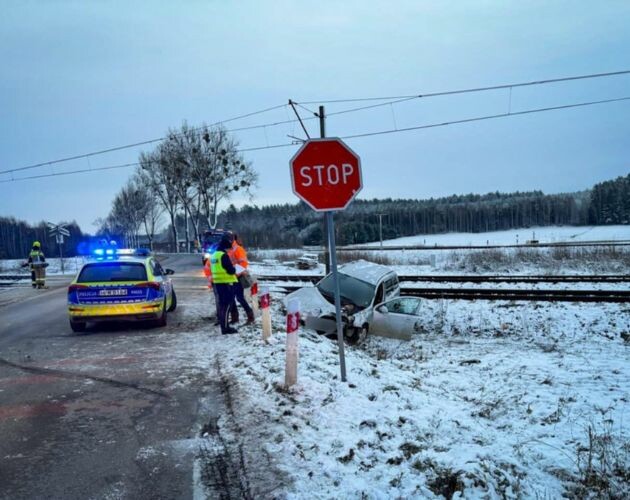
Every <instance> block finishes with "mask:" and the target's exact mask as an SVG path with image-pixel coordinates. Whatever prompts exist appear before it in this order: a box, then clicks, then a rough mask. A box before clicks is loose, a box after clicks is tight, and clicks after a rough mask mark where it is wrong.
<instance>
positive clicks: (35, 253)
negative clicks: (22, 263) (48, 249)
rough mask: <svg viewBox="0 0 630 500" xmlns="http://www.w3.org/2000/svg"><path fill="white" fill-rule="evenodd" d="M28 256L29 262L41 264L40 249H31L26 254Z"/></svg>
mask: <svg viewBox="0 0 630 500" xmlns="http://www.w3.org/2000/svg"><path fill="white" fill-rule="evenodd" d="M28 258H29V259H31V264H43V263H44V253H43V252H42V251H41V250H31V253H29V254H28Z"/></svg>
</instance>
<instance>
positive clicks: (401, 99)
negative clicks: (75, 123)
mask: <svg viewBox="0 0 630 500" xmlns="http://www.w3.org/2000/svg"><path fill="white" fill-rule="evenodd" d="M626 74H630V70H622V71H614V72H608V73H592V74H588V75H578V76H569V77H563V78H551V79H546V80H535V81H530V82H522V83H511V84H504V85H494V86H487V87H476V88H467V89H459V90H450V91H442V92H431V93H426V94H416V95H407V96H389V97H366V98H351V99H328V100H321V101H303V102H301V103H298V102H296V101H293V102H294V104H296V105H298V106H300V107H302V108H303V109H305V110H306V111H308V112H309V113H313V115H314V116H310V117H307V118H304V119H303V121H307V120H314V119H317V114H316V113H314V112H313V111H311V110H310V109H308V108H306V107H305V106H304V105H305V104H317V103H319V104H330V103H343V102H365V101H377V100H378V101H383V100H387V101H388V102H382V103H378V104H372V105H367V106H361V107H356V108H350V109H345V110H341V111H336V112H331V113H328V114H327V116H329V117H330V116H337V115H341V114H346V113H353V112H357V111H362V110H366V109H372V108H377V107H381V106H388V105H393V104H397V103H401V102H405V101H410V100H413V99H420V98H430V97H438V96H447V95H456V94H465V93H473V92H485V91H490V90H500V89H510V90H512V89H513V88H517V87H526V86H532V85H545V84H550V83H558V82H567V81H574V80H584V79H591V78H603V77H611V76H619V75H626ZM286 106H288V105H287V104H280V105H277V106H271V107H268V108H264V109H261V110H258V111H253V112H250V113H245V114H242V115H238V116H235V117H232V118H228V119H225V120H221V121H217V122H214V123H212V124H210V125H208V126H210V127H212V126H217V125H221V124H225V123H229V122H233V121H236V120H241V119H244V118H249V117H252V116H256V115H259V114H263V113H267V112H269V111H273V110H276V109H281V108H286ZM512 114H514V113H512ZM297 121H298V120H296V119H293V120H282V121H277V122H272V123H265V124H260V125H252V126H248V127H240V128H234V129H231V130H227V132H239V131H245V130H254V129H260V128H267V127H275V126H279V125H284V124H288V123H295V122H297ZM203 128H204V126H201V127H195V128H192V129H191V130H193V131H198V130H202V129H203ZM412 130H413V128H412ZM384 133H386V132H384ZM173 135H174V136H176V137H178V136H181V135H182V133H179V134H173ZM167 138H168V136H167V137H159V138H156V139H149V140H146V141H140V142H135V143H132V144H126V145H123V146H117V147H112V148H107V149H101V150H98V151H93V152H90V153H84V154H80V155H74V156H69V157H65V158H60V159H57V160H51V161H45V162H40V163H36V164H32V165H27V166H25V167H19V168H13V169H6V170H2V171H0V174H7V173H12V172H20V171H24V170H30V169H34V168H38V167H45V166H51V165H54V164H57V163H63V162H68V161H72V160H78V159H82V158H89V157H91V156H97V155H102V154H106V153H112V152H115V151H121V150H124V149H130V148H135V147H139V146H146V145H148V144H153V143H156V142H161V141H163V140H165V139H167ZM252 150H254V151H256V150H257V149H252Z"/></svg>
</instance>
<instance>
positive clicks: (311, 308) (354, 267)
mask: <svg viewBox="0 0 630 500" xmlns="http://www.w3.org/2000/svg"><path fill="white" fill-rule="evenodd" d="M338 276H339V291H340V295H341V313H342V322H343V334H344V337H345V339H346V340H347V341H348V342H349V343H357V342H360V341H361V340H363V339H364V338H365V336H367V334H368V331H369V328H370V323H371V321H372V317H373V314H374V306H375V305H377V304H380V303H382V302H385V301H387V300H389V299H392V298H394V297H398V296H399V295H400V285H399V283H398V276H397V275H396V272H395V271H394V270H393V269H391V268H389V267H387V266H382V265H380V264H374V263H372V262H368V261H365V260H359V261H356V262H351V263H349V264H346V265H344V266H341V267H340V268H339V271H338ZM290 299H299V301H300V312H301V316H302V321H303V323H304V325H305V327H306V328H310V329H313V330H315V331H317V332H318V333H319V334H322V335H326V336H331V337H332V336H336V334H337V326H336V321H335V292H334V282H333V276H332V274H328V275H327V276H326V277H324V278H323V279H322V280H321V281H320V282H319V283H317V284H316V285H315V286H308V287H305V288H301V289H299V290H296V291H295V292H293V293H291V294H289V295H287V297H286V299H285V300H286V301H287V302H288V301H289V300H290Z"/></svg>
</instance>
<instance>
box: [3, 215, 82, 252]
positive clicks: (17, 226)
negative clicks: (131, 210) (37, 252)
mask: <svg viewBox="0 0 630 500" xmlns="http://www.w3.org/2000/svg"><path fill="white" fill-rule="evenodd" d="M64 224H67V228H68V231H69V232H70V236H69V237H66V238H64V243H63V244H62V245H61V249H62V251H63V254H64V256H65V255H68V256H73V255H76V249H77V247H78V245H79V243H80V242H81V241H82V240H83V238H84V235H83V233H82V232H81V228H79V226H78V225H77V223H76V222H74V221H73V222H70V223H64ZM34 241H39V242H40V243H41V244H42V251H43V252H44V255H46V256H49V257H52V256H57V255H59V245H57V242H56V240H55V238H54V236H50V235H49V229H48V226H47V225H46V223H45V222H40V223H39V224H37V225H35V226H31V225H30V224H28V223H26V222H24V221H21V220H16V219H15V218H13V217H0V259H20V258H26V257H27V256H28V253H29V252H30V250H31V246H32V245H33V242H34Z"/></svg>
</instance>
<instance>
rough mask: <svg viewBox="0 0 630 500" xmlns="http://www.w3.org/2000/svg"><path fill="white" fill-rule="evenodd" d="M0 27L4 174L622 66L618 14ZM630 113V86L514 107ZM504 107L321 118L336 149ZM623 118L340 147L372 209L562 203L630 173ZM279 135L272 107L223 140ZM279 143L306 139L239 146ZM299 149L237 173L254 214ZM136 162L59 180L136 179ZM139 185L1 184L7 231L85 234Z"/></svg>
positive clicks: (275, 5)
mask: <svg viewBox="0 0 630 500" xmlns="http://www.w3.org/2000/svg"><path fill="white" fill-rule="evenodd" d="M2 12H3V13H2V16H1V17H0V64H1V67H2V72H1V76H0V170H6V169H10V168H17V167H22V166H25V165H29V164H32V163H38V162H42V161H47V160H54V159H57V158H60V157H64V156H70V155H73V154H78V153H85V152H90V151H93V150H97V149H102V148H106V147H109V146H117V145H121V144H127V143H130V142H136V141H140V140H144V139H151V138H156V137H161V136H163V135H164V133H165V131H166V130H167V129H168V128H169V127H177V126H179V125H180V124H181V123H182V121H183V120H187V121H188V122H189V123H190V124H193V125H196V124H201V122H203V121H205V122H208V123H211V122H215V121H219V120H222V119H225V118H229V117H231V116H235V115H239V114H242V113H247V112H249V111H255V110H258V109H262V108H266V107H270V106H274V105H277V104H283V103H286V102H287V100H288V99H289V98H292V99H294V100H297V101H300V100H303V101H306V100H309V101H310V100H318V99H334V98H350V97H368V96H383V95H407V94H417V93H427V92H433V91H441V90H449V89H457V88H467V87H476V86H485V85H494V84H501V83H515V82H520V81H530V80H538V79H545V78H554V77H562V76H570V75H578V74H586V73H599V72H607V71H617V70H622V69H629V68H630V30H628V26H630V2H627V1H606V2H590V1H582V2H579V1H571V2H553V1H551V2H550V1H540V2H538V1H528V2H503V1H493V2H490V1H475V2H437V1H433V2H424V1H404V2H403V1H399V2H396V1H391V2H375V1H356V2H332V1H331V2H327V1H316V2H315V1H314V2H303V1H300V2H297V1H296V2H279V1H275V2H262V1H259V2H254V1H239V2H219V1H188V2H157V1H155V2H129V1H120V2H112V1H108V2H105V1H101V2H96V1H95V2H88V1H75V2H62V1H51V0H41V1H24V0H21V1H7V0H4V1H3V2H2ZM629 95H630V75H629V76H620V77H614V78H607V79H602V80H592V81H581V82H573V83H562V84H554V85H549V86H545V87H537V88H524V89H514V91H513V92H512V96H511V109H512V111H518V110H520V109H527V108H535V107H543V106H553V105H561V104H568V103H572V102H580V101H590V100H599V99H606V98H613V97H622V96H629ZM509 97H510V96H509V92H508V91H497V92H492V93H485V94H470V95H465V96H458V97H448V98H447V97H440V98H436V99H431V100H421V101H411V102H409V103H402V104H398V105H395V106H392V107H389V106H387V107H383V108H378V109H376V110H372V111H364V112H361V113H353V114H348V115H340V116H338V117H331V118H330V119H329V120H328V123H327V128H328V134H329V135H338V136H344V135H350V134H355V133H360V132H366V131H378V130H385V129H391V128H394V127H395V126H397V127H399V128H402V127H406V126H413V125H421V124H425V123H434V122H443V121H446V120H452V119H462V118H468V117H471V116H476V115H486V114H494V113H502V112H505V111H507V109H508V106H510V99H509ZM355 105H357V104H348V103H346V104H335V105H332V104H330V105H327V106H326V109H327V111H328V112H333V111H336V110H341V109H345V108H348V107H354V106H355ZM359 105H360V103H359ZM311 107H312V108H315V107H316V105H312V106H311ZM302 111H303V110H302ZM303 116H307V113H306V112H304V113H303ZM629 116H630V102H620V103H613V104H604V105H601V106H596V107H589V108H581V109H573V110H567V111H554V112H549V113H544V114H535V115H528V116H521V117H512V118H506V119H499V120H493V121H486V122H477V123H471V124H464V125H455V126H450V127H444V128H436V129H429V130H422V131H414V132H405V133H399V134H392V135H383V136H376V137H371V138H364V139H354V140H349V141H348V143H349V145H350V146H351V147H352V148H353V149H354V150H355V151H356V152H357V153H359V154H360V155H361V158H362V164H363V170H364V174H363V178H364V185H365V187H364V190H363V192H362V194H361V196H363V197H368V198H372V197H405V198H412V197H421V198H425V197H431V196H433V197H435V196H442V195H447V194H452V193H468V192H478V193H484V192H489V191H496V190H499V191H515V190H521V191H523V190H532V189H542V190H543V191H545V192H565V191H574V190H580V189H585V188H588V187H589V186H591V185H592V184H593V183H595V182H598V181H601V180H605V179H608V178H612V177H615V176H618V175H625V174H627V173H628V172H629V171H630V159H629V156H630V141H628V137H629V136H630V121H629V120H628V117H629ZM287 117H289V118H292V116H291V115H290V114H288V112H287V110H286V109H280V110H277V111H274V112H271V113H267V114H262V115H258V116H256V117H252V118H250V119H247V120H241V121H237V122H233V123H231V124H230V126H229V128H231V127H240V126H245V125H254V124H258V123H268V122H274V121H278V120H286V119H287ZM316 125H317V124H316V122H315V121H312V122H310V125H309V127H310V130H311V132H312V134H313V135H317V133H318V129H317V126H316ZM287 134H292V135H299V136H301V135H302V134H301V131H300V129H299V126H294V125H285V126H283V127H270V128H268V129H267V130H266V133H265V131H263V130H256V131H253V132H247V133H240V134H238V137H239V139H240V141H241V145H242V146H243V147H253V146H264V145H266V144H267V143H269V144H276V143H283V142H287V141H288V140H289V139H288V138H287ZM296 149H297V147H291V148H283V149H276V150H267V151H259V152H252V153H249V154H248V155H247V158H248V159H249V160H251V161H252V162H253V164H254V166H255V168H256V169H257V171H258V172H259V173H260V185H259V189H258V190H257V192H256V198H255V200H254V202H255V203H257V204H265V203H273V202H285V201H296V198H295V197H294V196H293V195H292V193H291V189H290V177H289V171H288V160H289V158H290V157H291V156H292V154H293V153H294V151H295V150H296ZM138 152H139V150H138V149H131V150H127V151H123V152H118V153H114V154H108V155H102V156H98V157H93V158H91V159H90V160H89V162H88V161H87V160H85V159H83V160H78V161H73V162H69V163H65V164H62V165H57V166H55V167H54V171H55V172H61V171H64V170H75V169H81V168H89V167H100V166H106V165H116V164H120V163H126V162H133V161H136V159H137V156H138ZM131 171H132V169H130V168H129V169H120V170H112V171H106V172H100V173H87V174H77V175H71V176H59V177H51V178H45V179H38V180H28V181H27V180H25V181H18V182H6V183H0V215H12V216H16V217H18V218H23V219H26V220H29V221H31V222H33V221H38V220H41V219H46V220H52V221H59V220H71V219H76V220H77V221H78V222H79V224H80V225H81V226H82V228H83V229H84V230H86V231H90V232H91V231H94V227H93V226H92V225H91V223H92V221H93V220H94V219H96V218H97V217H99V216H105V215H107V212H108V211H109V206H110V202H111V199H112V197H113V195H114V194H115V193H116V191H117V190H118V189H120V187H121V186H122V185H123V184H124V182H125V181H126V179H127V177H128V176H129V175H130V173H131ZM49 172H51V167H42V168H39V169H35V170H31V171H27V172H23V173H20V174H19V175H18V174H16V177H18V176H26V175H37V174H45V173H49ZM10 178H11V177H10V176H8V175H6V174H4V175H0V180H6V179H10ZM233 201H234V202H235V204H237V205H239V204H241V203H242V202H243V201H244V200H240V199H238V198H235V199H234V200H233Z"/></svg>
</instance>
